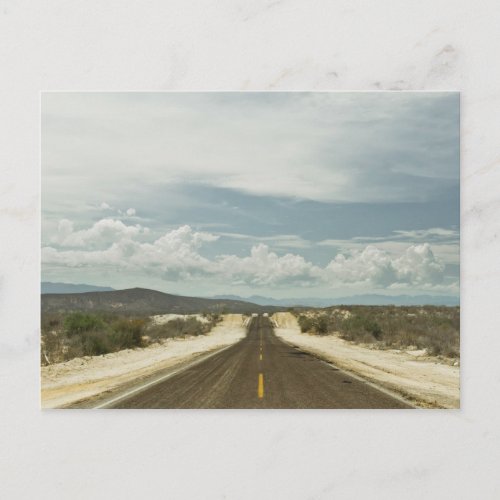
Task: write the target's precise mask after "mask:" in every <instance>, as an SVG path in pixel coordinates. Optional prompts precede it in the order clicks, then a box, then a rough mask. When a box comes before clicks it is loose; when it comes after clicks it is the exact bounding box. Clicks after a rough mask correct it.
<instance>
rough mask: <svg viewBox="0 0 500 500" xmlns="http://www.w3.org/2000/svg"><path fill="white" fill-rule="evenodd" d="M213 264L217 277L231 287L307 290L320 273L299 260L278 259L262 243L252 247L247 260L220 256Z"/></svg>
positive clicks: (296, 256)
mask: <svg viewBox="0 0 500 500" xmlns="http://www.w3.org/2000/svg"><path fill="white" fill-rule="evenodd" d="M216 262H217V265H218V268H219V269H220V273H221V274H222V275H223V276H225V277H227V278H228V279H229V280H230V281H231V282H232V283H233V284H248V285H257V286H266V285H271V286H281V285H292V284H293V285H309V286H310V285H313V284H315V283H318V282H319V281H320V279H321V269H320V268H319V267H317V266H314V265H313V264H312V263H310V262H307V261H306V260H305V259H304V258H303V257H302V256H300V255H294V254H290V253H287V254H286V255H283V256H282V257H279V256H278V255H277V254H276V253H274V252H271V251H269V247H268V246H267V245H265V244H263V243H259V244H258V245H256V246H253V247H252V249H251V251H250V255H249V256H248V257H237V256H236V255H223V256H221V257H219V258H218V259H217V261H216Z"/></svg>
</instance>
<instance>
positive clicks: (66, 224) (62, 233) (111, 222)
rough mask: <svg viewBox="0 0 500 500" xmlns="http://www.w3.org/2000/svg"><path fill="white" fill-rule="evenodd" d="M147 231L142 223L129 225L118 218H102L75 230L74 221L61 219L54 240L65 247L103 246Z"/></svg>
mask: <svg viewBox="0 0 500 500" xmlns="http://www.w3.org/2000/svg"><path fill="white" fill-rule="evenodd" d="M141 233H147V229H146V228H143V227H141V226H140V225H138V224H137V225H135V226H127V225H125V224H124V223H123V222H122V221H119V220H116V219H111V218H110V219H108V218H106V219H101V220H99V221H98V222H96V223H95V224H94V225H93V226H92V227H90V228H89V229H81V230H79V231H75V230H74V227H73V222H71V221H70V220H68V219H61V220H60V221H59V224H58V228H57V233H56V234H55V235H54V236H53V237H52V242H53V243H56V244H58V245H60V246H63V247H84V246H90V247H94V246H103V245H107V244H109V243H112V242H114V241H116V240H117V239H118V240H121V239H130V238H134V237H135V236H137V235H139V234H141Z"/></svg>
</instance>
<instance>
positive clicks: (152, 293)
mask: <svg viewBox="0 0 500 500" xmlns="http://www.w3.org/2000/svg"><path fill="white" fill-rule="evenodd" d="M41 308H42V312H69V311H103V312H117V313H122V314H144V315H151V314H166V313H178V314H190V313H203V312H231V313H253V312H256V313H262V312H273V311H274V310H279V309H280V308H275V307H270V306H261V305H257V304H252V303H250V302H245V301H242V300H228V299H206V298H197V297H183V296H180V295H170V294H168V293H163V292H158V291H156V290H148V289H145V288H130V289H128V290H113V291H108V292H85V293H58V294H55V293H49V294H43V295H42V297H41Z"/></svg>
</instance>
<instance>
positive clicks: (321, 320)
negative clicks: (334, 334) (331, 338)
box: [313, 314, 329, 335]
mask: <svg viewBox="0 0 500 500" xmlns="http://www.w3.org/2000/svg"><path fill="white" fill-rule="evenodd" d="M313 326H314V330H315V332H316V333H317V334H319V335H326V334H327V333H328V326H329V321H328V316H327V315H326V314H322V315H321V316H318V317H317V318H315V320H314V322H313Z"/></svg>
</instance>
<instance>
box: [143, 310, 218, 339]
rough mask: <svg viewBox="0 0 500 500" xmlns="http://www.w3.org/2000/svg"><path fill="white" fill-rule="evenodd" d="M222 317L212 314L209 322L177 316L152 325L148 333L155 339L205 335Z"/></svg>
mask: <svg viewBox="0 0 500 500" xmlns="http://www.w3.org/2000/svg"><path fill="white" fill-rule="evenodd" d="M221 319H222V316H221V315H220V314H211V315H210V321H208V322H201V321H199V320H198V319H196V318H194V317H186V318H175V319H173V320H170V321H169V322H168V323H164V324H162V325H151V326H150V327H149V328H148V329H147V334H148V336H149V337H150V338H151V339H153V340H158V339H167V338H176V337H186V336H198V335H205V334H206V333H208V332H209V331H210V330H211V329H212V327H213V326H214V325H215V324H216V323H218V322H219V321H220V320H221Z"/></svg>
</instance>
